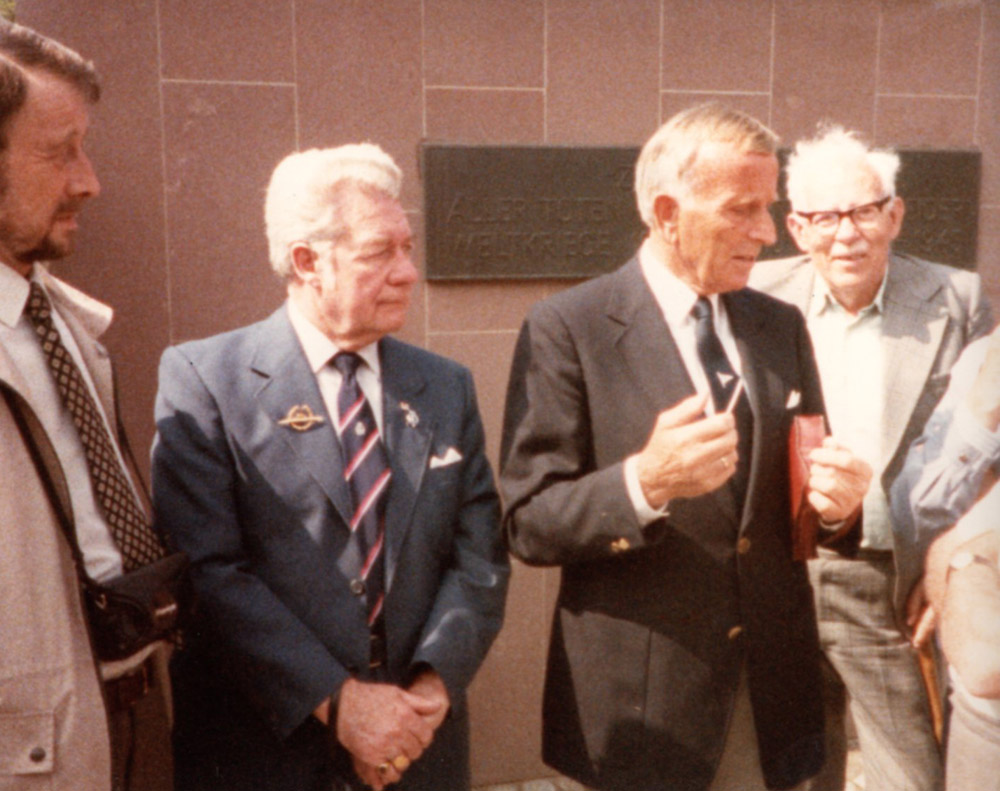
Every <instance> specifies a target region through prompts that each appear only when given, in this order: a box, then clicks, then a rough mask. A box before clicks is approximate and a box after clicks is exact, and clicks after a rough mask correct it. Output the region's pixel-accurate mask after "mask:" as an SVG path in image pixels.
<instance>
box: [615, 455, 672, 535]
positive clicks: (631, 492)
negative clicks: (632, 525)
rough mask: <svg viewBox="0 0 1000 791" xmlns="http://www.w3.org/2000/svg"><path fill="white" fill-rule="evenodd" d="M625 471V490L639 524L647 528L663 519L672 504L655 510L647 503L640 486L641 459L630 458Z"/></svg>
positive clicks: (625, 465) (626, 461)
mask: <svg viewBox="0 0 1000 791" xmlns="http://www.w3.org/2000/svg"><path fill="white" fill-rule="evenodd" d="M623 468H624V470H625V489H626V491H628V499H629V500H631V501H632V508H634V509H635V515H636V518H637V519H638V520H639V524H640V525H641V526H642V527H645V526H646V525H648V524H651V523H652V522H655V521H656V520H657V519H662V518H663V517H665V516H666V515H667V514H668V513H669V510H670V508H669V506H670V503H664V504H663V506H662V507H661V508H653V506H651V505H650V504H649V503H648V502H646V495H644V494H643V493H642V486H640V485H639V458H638V457H637V456H629V457H628V458H627V459H625V464H624V465H623Z"/></svg>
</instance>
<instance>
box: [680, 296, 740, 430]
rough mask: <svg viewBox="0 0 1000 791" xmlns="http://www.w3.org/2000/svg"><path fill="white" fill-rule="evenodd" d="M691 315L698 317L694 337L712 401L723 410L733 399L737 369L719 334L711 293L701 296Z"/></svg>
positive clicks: (717, 408) (695, 318) (716, 409)
mask: <svg viewBox="0 0 1000 791" xmlns="http://www.w3.org/2000/svg"><path fill="white" fill-rule="evenodd" d="M691 315H692V316H694V320H695V326H694V337H695V345H696V347H697V349H698V358H699V359H700V360H701V365H702V367H703V368H704V369H705V376H706V377H707V378H708V386H709V389H710V390H711V391H712V402H713V403H714V404H715V411H716V412H722V411H723V410H724V409H725V408H726V407H727V406H728V405H729V399H730V397H731V396H732V394H733V390H734V389H735V388H736V382H737V380H738V379H737V376H736V371H734V370H733V366H732V365H731V364H730V362H729V358H728V357H727V356H726V352H725V350H724V349H723V348H722V342H721V341H720V340H719V336H718V335H716V334H715V324H714V322H713V320H712V303H711V302H709V301H708V297H698V301H697V302H695V303H694V307H693V308H691Z"/></svg>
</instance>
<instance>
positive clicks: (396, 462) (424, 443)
mask: <svg viewBox="0 0 1000 791" xmlns="http://www.w3.org/2000/svg"><path fill="white" fill-rule="evenodd" d="M402 349H403V347H402V346H401V345H400V344H399V343H398V342H397V341H394V340H393V339H392V338H384V339H383V340H382V341H381V343H380V344H379V354H380V361H381V367H382V422H383V427H384V431H385V443H386V454H387V455H388V457H389V467H390V468H391V470H392V482H391V484H390V486H389V500H388V502H387V503H386V509H385V553H386V554H385V590H386V592H388V591H389V590H390V588H391V586H392V580H393V577H394V576H395V572H396V564H397V562H398V561H399V555H400V551H401V548H402V546H403V541H404V539H405V538H406V534H407V532H408V530H409V529H410V523H411V521H412V514H413V508H414V506H415V505H416V502H417V495H418V493H419V492H420V486H421V484H422V483H423V478H424V473H425V471H426V470H427V464H428V459H429V456H430V449H431V438H432V430H431V426H430V425H429V423H428V421H427V420H426V419H423V420H422V419H421V415H422V414H427V413H429V410H426V411H425V410H422V409H421V406H422V405H423V403H424V402H422V401H421V393H422V390H423V389H424V386H425V382H424V378H423V376H422V375H421V373H420V372H419V371H417V370H416V369H415V368H414V366H413V365H412V364H409V363H408V361H407V360H405V359H403V358H402V356H401V351H402Z"/></svg>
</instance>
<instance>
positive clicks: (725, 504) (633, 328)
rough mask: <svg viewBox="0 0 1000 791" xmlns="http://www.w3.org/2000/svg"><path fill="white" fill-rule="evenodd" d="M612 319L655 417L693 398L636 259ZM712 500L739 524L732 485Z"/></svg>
mask: <svg viewBox="0 0 1000 791" xmlns="http://www.w3.org/2000/svg"><path fill="white" fill-rule="evenodd" d="M607 316H608V318H609V319H610V320H611V321H612V322H614V324H615V325H617V332H618V335H617V337H616V341H615V346H616V348H617V349H618V352H619V353H620V354H621V357H622V360H623V361H624V364H625V367H626V368H627V369H628V372H629V375H630V377H631V378H632V380H633V385H634V386H635V387H636V388H638V389H639V390H640V391H642V392H644V393H645V395H646V397H647V398H648V399H649V401H650V405H651V407H652V410H653V411H654V414H658V413H659V412H661V411H663V410H664V409H668V408H669V407H672V406H675V405H676V404H677V403H678V402H680V401H682V400H684V399H685V398H687V397H689V396H691V395H694V392H695V389H694V384H693V383H692V381H691V377H690V376H689V374H688V371H687V367H686V366H685V365H684V360H683V359H682V358H681V355H680V351H678V349H677V343H676V342H675V341H674V337H673V335H672V334H671V333H670V329H669V328H668V327H667V324H666V322H665V321H664V319H663V313H662V312H661V310H660V306H659V305H658V304H657V302H656V299H655V297H653V293H652V292H651V291H650V290H649V286H648V284H647V283H646V279H645V278H644V277H643V275H642V269H641V268H640V267H639V261H638V259H637V258H633V259H632V260H631V261H630V262H629V263H628V264H627V265H626V267H625V268H624V269H623V270H621V277H619V278H617V280H616V284H615V288H613V289H612V291H611V293H610V295H609V298H608V310H607ZM707 496H708V497H712V498H714V499H715V501H716V503H717V504H718V508H719V510H720V511H721V512H722V514H723V515H725V516H726V517H727V518H728V519H730V520H732V521H733V522H734V523H735V522H736V521H737V520H738V518H739V513H738V511H737V504H736V502H735V500H734V499H733V495H732V492H731V491H730V489H729V487H725V486H724V487H722V488H721V489H718V490H716V491H715V492H713V493H712V494H710V495H707Z"/></svg>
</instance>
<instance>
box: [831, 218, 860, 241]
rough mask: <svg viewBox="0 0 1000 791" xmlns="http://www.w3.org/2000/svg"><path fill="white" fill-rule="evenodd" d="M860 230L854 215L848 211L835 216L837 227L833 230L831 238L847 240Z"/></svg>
mask: <svg viewBox="0 0 1000 791" xmlns="http://www.w3.org/2000/svg"><path fill="white" fill-rule="evenodd" d="M859 233H860V231H859V230H858V225H857V223H856V222H855V221H854V216H853V215H852V214H850V213H847V214H841V215H840V217H838V218H837V227H836V228H835V229H834V231H833V238H834V239H837V240H838V241H842V242H848V241H851V240H852V239H854V238H856V237H857V236H858V234H859Z"/></svg>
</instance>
